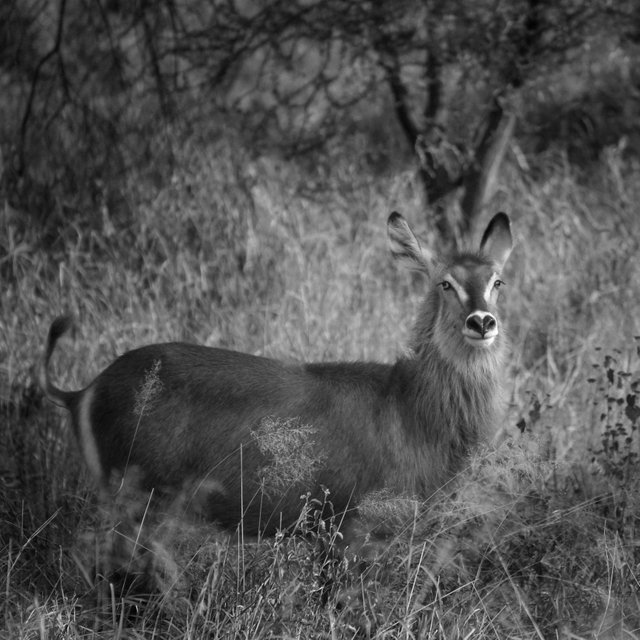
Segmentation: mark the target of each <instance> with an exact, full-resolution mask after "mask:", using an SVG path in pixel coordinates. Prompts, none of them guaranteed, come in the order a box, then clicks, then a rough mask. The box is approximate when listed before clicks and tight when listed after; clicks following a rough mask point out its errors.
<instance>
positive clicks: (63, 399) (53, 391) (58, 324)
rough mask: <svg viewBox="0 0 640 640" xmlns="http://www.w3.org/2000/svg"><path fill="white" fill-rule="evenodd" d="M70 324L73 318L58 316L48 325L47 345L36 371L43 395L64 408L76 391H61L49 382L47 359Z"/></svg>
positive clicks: (68, 404)
mask: <svg viewBox="0 0 640 640" xmlns="http://www.w3.org/2000/svg"><path fill="white" fill-rule="evenodd" d="M72 325H73V320H72V318H71V316H59V317H58V318H56V319H55V320H54V321H53V322H52V323H51V327H49V335H48V336H47V346H46V348H45V352H44V357H43V358H42V361H41V363H40V369H39V371H38V382H39V383H40V387H41V388H42V391H43V392H44V394H45V396H47V398H48V399H49V400H51V402H53V403H54V404H57V405H58V406H60V407H64V408H65V409H69V408H70V406H71V401H72V398H74V397H75V396H76V395H77V393H76V392H74V391H63V390H62V389H58V387H56V386H55V385H54V384H53V383H52V382H51V378H50V376H49V360H50V359H51V354H52V353H53V350H54V349H55V347H56V342H58V339H59V338H60V337H61V336H62V335H63V334H65V333H66V332H67V331H68V330H69V329H70V328H71V326H72Z"/></svg>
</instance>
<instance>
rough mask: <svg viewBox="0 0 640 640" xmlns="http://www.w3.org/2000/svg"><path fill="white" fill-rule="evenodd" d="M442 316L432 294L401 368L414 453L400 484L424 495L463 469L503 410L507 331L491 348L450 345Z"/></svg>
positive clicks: (406, 434) (408, 440)
mask: <svg viewBox="0 0 640 640" xmlns="http://www.w3.org/2000/svg"><path fill="white" fill-rule="evenodd" d="M438 312H439V304H438V294H437V292H432V293H431V294H430V295H429V297H428V298H427V300H426V301H425V304H424V307H423V309H422V312H421V313H420V316H419V320H418V322H417V324H416V330H415V331H414V340H413V342H412V344H411V354H410V355H409V356H408V357H407V358H403V359H401V360H399V361H398V362H397V364H396V367H395V372H396V377H397V380H398V384H399V387H400V389H401V393H403V394H407V395H408V396H409V397H407V403H406V404H405V406H407V407H410V409H408V410H407V414H406V415H404V416H403V424H404V429H403V436H402V437H403V439H404V442H405V449H404V451H410V452H411V453H410V454H409V458H410V459H404V460H402V461H401V465H404V468H405V469H406V472H405V473H403V474H401V475H400V477H398V478H396V484H400V485H401V486H400V487H398V488H400V489H401V490H403V491H405V492H409V493H418V494H423V495H424V494H426V495H430V494H431V493H432V492H434V491H436V490H437V489H438V488H439V487H441V486H443V485H444V484H445V483H446V482H447V480H448V479H449V478H450V477H451V476H452V475H453V474H455V473H456V472H457V471H458V470H460V468H461V467H462V465H463V464H464V461H465V459H466V457H467V456H468V454H469V453H470V451H472V450H473V449H474V448H475V447H476V446H477V445H478V444H479V443H480V442H482V441H483V440H486V439H487V438H488V436H489V435H490V434H491V432H492V431H493V429H494V427H495V424H496V420H497V418H498V416H499V414H500V412H501V409H502V395H501V380H500V372H501V370H502V364H503V359H504V351H505V339H504V336H503V335H502V330H501V333H500V335H499V336H498V337H497V338H496V342H495V343H494V344H493V345H492V346H491V347H490V348H488V349H481V348H480V349H477V348H473V347H471V346H469V345H467V344H465V342H464V340H463V339H462V336H459V335H455V336H452V335H449V336H446V338H447V339H446V340H444V337H445V336H443V335H437V334H436V326H437V321H438ZM450 329H451V331H452V332H454V331H455V332H456V333H459V329H457V328H455V327H451V328H450ZM447 330H448V328H447ZM440 331H443V329H442V328H440ZM407 445H408V446H407ZM405 458H406V454H405ZM401 468H402V467H401Z"/></svg>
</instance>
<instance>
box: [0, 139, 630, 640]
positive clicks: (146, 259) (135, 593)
mask: <svg viewBox="0 0 640 640" xmlns="http://www.w3.org/2000/svg"><path fill="white" fill-rule="evenodd" d="M181 149H182V151H181V152H180V157H179V161H178V162H177V164H176V168H175V170H174V172H173V175H172V177H171V180H170V181H168V182H167V183H166V184H162V185H161V186H160V187H159V188H157V186H156V187H154V188H152V187H151V186H150V185H147V184H145V183H144V182H143V181H141V180H138V179H136V177H135V176H134V177H132V178H131V185H130V188H129V192H128V193H129V198H130V199H129V201H128V202H127V203H126V206H127V208H128V209H129V210H130V211H131V212H132V215H131V216H130V217H127V216H124V215H120V214H119V213H118V211H115V210H110V209H109V208H108V207H107V206H106V205H105V206H104V207H103V209H102V210H101V211H95V213H94V214H93V217H92V218H91V217H90V218H88V222H87V223H82V224H72V223H68V224H59V225H58V226H55V224H54V221H51V228H50V229H49V233H48V234H46V235H45V236H43V235H42V234H40V233H39V232H36V230H35V229H32V228H31V227H30V226H29V225H28V224H25V223H23V222H22V221H21V220H19V219H17V218H16V216H15V214H14V213H13V212H12V211H11V210H10V208H9V207H8V205H7V206H5V209H4V210H3V211H2V212H0V216H1V217H0V224H1V226H2V228H1V230H0V242H1V243H3V249H4V252H3V255H5V258H4V260H3V262H2V263H1V264H0V272H1V274H2V282H3V285H2V286H3V293H2V303H1V304H2V315H1V318H0V328H1V331H0V393H1V395H0V407H1V408H0V410H1V412H2V413H1V418H0V474H1V476H0V478H1V483H0V514H1V518H0V553H1V556H0V575H1V576H2V579H1V581H0V587H1V591H2V596H0V620H2V630H0V635H3V637H7V638H13V639H20V638H25V639H26V638H58V637H60V638H85V637H99V638H125V637H126V638H163V639H166V638H176V639H177V638H196V637H210V638H256V639H257V638H355V637H359V638H369V637H370V638H507V637H513V638H551V637H567V638H592V637H601V638H632V637H640V613H639V612H640V597H639V595H638V594H639V593H640V589H639V587H640V526H639V523H638V518H639V517H640V515H639V514H640V504H639V501H640V497H639V496H640V491H639V490H638V489H639V487H638V484H639V483H638V480H639V478H640V473H638V454H639V453H640V449H639V446H638V433H637V430H638V424H639V422H640V409H639V408H638V406H639V405H640V398H638V395H639V391H640V389H639V387H640V367H639V359H638V343H637V342H636V339H635V338H634V336H636V335H637V334H640V324H639V322H640V320H639V318H640V259H639V255H640V253H639V243H640V217H639V216H638V215H637V211H636V204H635V203H637V202H638V201H639V200H640V166H639V165H638V163H637V162H636V161H633V160H628V159H623V158H622V157H621V155H620V154H619V153H618V152H617V150H616V149H611V150H609V152H608V153H607V154H605V156H604V157H603V161H602V163H601V164H600V166H599V167H598V168H597V169H594V170H593V171H592V172H591V173H590V174H589V176H588V177H585V176H581V177H578V176H576V175H575V174H574V173H573V172H572V170H571V169H570V168H569V167H568V166H567V165H566V163H564V162H562V161H561V159H555V160H554V159H553V158H552V157H548V158H547V159H546V160H541V161H540V166H541V167H542V168H540V169H539V170H537V172H536V175H533V172H524V171H522V170H521V169H519V168H518V165H517V164H516V163H515V162H514V161H513V158H511V159H510V160H509V161H508V162H507V165H506V166H505V168H504V170H503V172H502V178H501V184H500V190H499V194H498V197H497V202H498V203H499V208H501V209H503V210H505V211H507V212H508V213H509V214H510V215H511V216H512V219H513V224H514V231H515V236H516V240H517V245H516V248H515V252H514V254H513V257H512V259H511V262H510V264H509V267H508V272H507V274H506V276H505V280H506V282H507V289H506V294H505V296H506V302H505V306H506V316H507V318H506V320H507V323H508V325H509V327H510V333H511V338H512V342H513V350H512V357H511V360H510V364H509V369H508V372H507V385H508V391H509V398H510V406H509V410H508V414H507V416H506V417H505V420H504V423H503V424H502V425H499V426H500V434H499V437H498V438H497V441H496V443H494V444H493V445H492V446H491V447H489V448H487V449H486V450H483V451H481V452H479V454H478V455H477V456H476V457H475V458H474V459H473V460H472V461H471V463H470V466H469V468H468V469H467V470H466V471H465V472H464V473H463V474H462V475H461V477H460V478H459V479H458V480H457V483H456V486H455V491H453V493H448V494H447V495H443V496H442V497H441V498H439V499H437V500H434V501H432V502H431V503H430V505H429V507H428V508H427V507H425V506H424V505H421V504H419V503H416V502H412V501H406V500H404V501H400V500H397V499H394V497H393V496H388V495H377V496H372V497H371V498H370V499H369V500H368V501H367V503H366V504H365V505H364V507H363V512H364V514H365V517H366V518H367V520H368V521H369V524H371V523H375V524H376V525H377V526H378V528H379V529H380V530H381V532H382V533H384V536H381V537H379V538H376V539H374V540H372V541H371V543H370V545H369V546H368V547H364V548H358V549H356V550H347V552H346V553H345V554H344V555H338V556H335V557H333V556H331V555H329V556H327V555H326V553H325V551H326V549H327V547H331V546H332V545H333V543H334V542H335V540H336V538H339V537H340V536H339V534H338V533H337V531H336V527H338V526H339V523H335V527H328V528H327V529H322V528H321V529H320V530H319V531H317V530H313V531H309V532H308V535H307V536H306V537H304V536H295V537H281V538H280V537H279V538H276V539H269V540H258V541H256V540H246V539H243V538H242V535H241V532H240V534H239V535H238V536H231V537H228V536H224V535H222V534H220V533H219V532H217V531H215V530H214V529H213V528H211V527H204V526H202V525H197V524H195V523H188V522H185V521H184V518H181V517H180V514H181V508H182V505H181V503H180V500H179V499H176V500H175V501H174V503H173V504H172V505H171V507H170V509H168V513H167V514H165V515H163V516H160V515H158V514H153V513H151V512H148V511H147V509H146V501H145V499H144V497H140V496H137V495H121V496H120V497H119V499H118V503H117V504H116V505H115V506H114V507H113V509H111V510H109V511H108V512H104V511H103V510H100V509H98V508H97V507H96V501H95V498H94V490H93V487H92V485H91V482H90V481H89V479H88V477H87V476H86V473H85V471H84V470H83V466H82V463H81V461H80V458H79V455H78V454H77V452H76V450H75V445H74V443H73V441H72V434H71V433H70V432H69V427H68V424H67V422H66V419H65V416H63V415H62V414H61V413H60V412H58V411H57V410H56V409H55V408H54V407H52V406H50V405H47V404H45V403H44V401H43V399H42V397H41V394H40V393H39V391H37V390H36V389H35V388H34V386H33V383H32V380H33V369H32V368H33V365H34V363H35V362H36V361H37V359H38V357H39V356H40V352H41V348H42V345H43V341H44V337H45V333H46V330H47V327H48V324H49V322H50V321H51V319H52V318H53V317H54V316H55V315H57V314H59V313H61V312H71V313H73V314H74V316H75V317H76V319H77V321H78V330H77V335H76V336H75V341H74V342H73V343H71V342H65V343H64V344H65V348H64V349H61V350H60V351H59V353H57V355H56V377H57V379H58V380H60V381H61V383H63V384H64V386H67V387H70V388H77V387H79V386H81V385H83V384H85V383H86V382H88V381H89V380H90V379H91V377H92V376H93V375H95V374H96V373H97V372H98V371H99V370H100V369H102V368H103V367H104V366H105V365H106V364H107V363H108V362H110V361H111V360H112V359H113V358H114V356H115V355H116V354H119V353H121V352H123V351H124V350H126V349H128V348H131V347H134V346H138V345H141V344H143V343H148V342H154V341H163V340H176V339H177V340H188V341H195V342H198V343H201V344H207V345H221V346H225V347H230V348H234V349H240V350H244V351H248V352H251V353H256V354H264V355H268V356H274V357H280V358H294V359H299V360H320V359H378V360H388V359H391V358H393V357H394V355H395V354H396V353H397V352H398V350H399V349H401V348H402V345H403V344H404V343H405V338H406V335H407V332H408V329H409V327H410V325H411V322H412V318H413V312H414V304H415V303H416V301H417V300H418V299H419V298H420V292H421V288H422V286H423V285H422V283H421V282H420V281H419V280H413V279H411V277H410V276H408V275H406V274H404V273H402V272H399V271H397V270H396V269H395V267H394V265H393V264H392V262H391V260H390V259H389V258H388V255H387V249H386V244H385V242H386V240H385V233H384V223H385V220H386V217H387V215H388V213H389V212H390V211H391V210H392V209H398V210H400V211H402V212H403V213H404V214H405V215H406V216H407V217H408V218H409V219H411V221H412V222H413V223H414V226H415V227H416V228H417V230H419V231H422V232H423V235H424V236H425V237H429V235H430V234H429V230H428V229H427V228H426V227H425V224H424V218H423V217H422V215H421V211H422V204H421V202H420V198H419V197H418V195H416V194H417V193H418V191H419V190H418V189H417V187H416V185H415V183H414V178H413V176H412V174H411V173H410V172H396V173H393V174H391V173H390V174H384V175H379V176H377V177H373V176H372V175H371V172H370V170H369V168H368V167H367V166H365V165H364V164H360V163H359V158H360V155H359V153H358V148H357V145H355V144H354V145H353V147H352V148H349V147H348V141H347V143H346V144H345V147H344V148H343V149H342V150H341V152H340V154H339V155H338V154H335V156H334V157H332V158H331V163H329V162H326V161H325V162H324V163H320V162H318V163H317V164H316V165H310V166H307V167H304V166H302V165H300V164H296V163H295V162H293V161H284V160H282V159H278V158H267V157H262V158H258V159H256V158H251V157H249V156H248V155H247V154H245V153H243V152H242V147H241V146H240V145H238V144H236V143H232V142H231V141H230V140H228V139H227V140H221V141H218V142H215V143H209V144H204V143H203V142H202V141H199V142H197V141H193V142H190V143H182V146H181ZM329 167H330V168H329ZM492 212H493V211H491V212H487V215H489V213H492ZM69 219H72V218H71V217H70V218H69ZM125 220H126V223H125V222H123V221H125ZM65 340H67V339H65ZM71 345H73V346H71ZM276 426H277V425H276ZM305 428H306V427H305ZM271 432H273V429H271ZM265 446H267V445H266V444H265ZM269 446H278V443H277V442H276V443H275V445H274V444H269ZM296 446H298V445H296ZM304 455H305V456H306V455H309V451H307V450H306V449H305V451H304ZM312 463H313V460H311V461H310V464H312ZM278 480H279V479H278V478H276V477H272V478H271V481H272V482H273V483H274V484H277V482H278ZM328 499H330V495H329V496H328ZM314 506H315V505H313V504H305V503H304V501H301V511H303V509H306V510H308V512H309V513H311V515H313V511H314ZM327 558H329V559H327ZM105 575H107V577H108V580H107V579H105Z"/></svg>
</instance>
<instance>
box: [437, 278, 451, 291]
mask: <svg viewBox="0 0 640 640" xmlns="http://www.w3.org/2000/svg"><path fill="white" fill-rule="evenodd" d="M440 286H441V287H442V290H443V291H448V290H449V289H451V283H450V282H447V281H446V280H443V281H442V282H441V283H440Z"/></svg>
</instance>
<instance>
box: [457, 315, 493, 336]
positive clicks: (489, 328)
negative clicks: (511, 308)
mask: <svg viewBox="0 0 640 640" xmlns="http://www.w3.org/2000/svg"><path fill="white" fill-rule="evenodd" d="M465 325H466V327H467V329H468V330H469V331H473V332H474V333H477V334H479V335H481V336H482V337H483V338H484V337H485V336H486V335H487V334H491V333H495V332H496V331H497V329H498V323H497V322H496V319H495V318H494V317H493V316H492V315H491V314H490V313H482V314H481V313H472V314H471V315H470V316H468V317H467V320H466V322H465Z"/></svg>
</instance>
